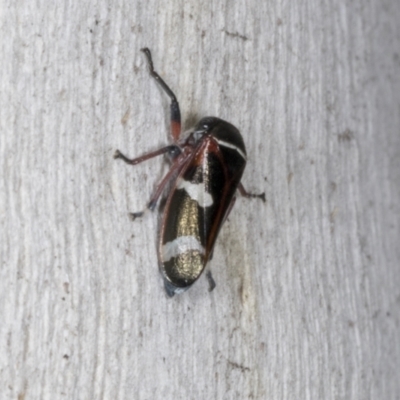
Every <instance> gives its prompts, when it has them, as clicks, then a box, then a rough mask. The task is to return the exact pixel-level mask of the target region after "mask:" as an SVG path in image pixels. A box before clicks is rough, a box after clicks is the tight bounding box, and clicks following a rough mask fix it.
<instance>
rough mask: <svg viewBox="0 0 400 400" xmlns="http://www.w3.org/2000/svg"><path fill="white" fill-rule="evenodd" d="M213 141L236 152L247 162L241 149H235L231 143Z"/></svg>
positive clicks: (218, 140)
mask: <svg viewBox="0 0 400 400" xmlns="http://www.w3.org/2000/svg"><path fill="white" fill-rule="evenodd" d="M215 140H216V141H217V143H218V144H220V145H221V146H225V147H229V148H230V149H233V150H236V151H237V152H238V153H239V154H240V155H241V156H242V157H243V158H244V159H245V160H247V157H246V154H244V153H243V151H242V150H241V149H239V147H237V146H235V145H233V144H231V143H228V142H225V141H224V140H220V139H215Z"/></svg>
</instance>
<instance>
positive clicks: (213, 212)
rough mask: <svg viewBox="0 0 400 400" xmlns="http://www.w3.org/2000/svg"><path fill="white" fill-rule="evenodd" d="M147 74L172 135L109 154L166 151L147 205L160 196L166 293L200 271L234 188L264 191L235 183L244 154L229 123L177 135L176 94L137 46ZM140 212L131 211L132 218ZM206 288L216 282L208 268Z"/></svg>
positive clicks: (211, 121) (208, 123)
mask: <svg viewBox="0 0 400 400" xmlns="http://www.w3.org/2000/svg"><path fill="white" fill-rule="evenodd" d="M142 51H143V52H144V54H145V56H146V58H147V63H148V66H149V71H150V75H151V76H152V77H153V78H154V79H155V80H156V81H157V82H158V84H159V85H160V86H161V88H162V89H163V90H164V92H165V93H166V94H167V95H168V96H169V98H170V99H171V103H170V113H171V121H170V123H171V134H172V140H173V143H172V144H170V145H169V146H166V147H163V148H161V149H159V150H156V151H153V152H151V153H148V154H145V155H143V156H141V157H138V158H133V159H129V158H127V157H126V156H124V155H123V154H122V153H121V152H120V151H119V150H116V152H115V154H114V158H119V159H121V160H123V161H125V162H126V163H127V164H130V165H136V164H139V163H141V162H143V161H146V160H149V159H151V158H153V157H156V156H159V155H162V154H164V155H166V156H167V157H168V158H169V160H170V162H171V167H170V169H169V171H168V173H167V174H166V176H165V177H164V178H163V179H162V181H161V182H160V183H159V185H158V186H157V188H156V190H155V192H154V194H153V196H152V197H151V198H150V201H149V202H148V204H147V209H149V210H152V211H153V210H154V209H155V207H156V204H157V202H158V200H159V199H160V197H161V196H162V197H163V199H164V206H163V211H162V217H161V223H160V232H159V243H158V258H159V265H160V271H161V274H162V276H163V278H164V286H165V290H166V292H167V294H168V295H169V296H171V297H172V296H173V295H174V294H178V293H182V292H184V291H185V290H187V289H188V288H189V287H190V286H191V285H192V284H193V283H194V282H195V281H196V280H197V279H198V278H199V277H200V275H201V274H202V272H203V271H204V269H205V267H206V265H207V262H208V261H209V260H210V259H211V258H212V254H213V249H214V245H215V241H216V239H217V236H218V233H219V231H220V229H221V226H222V224H223V223H224V221H225V220H226V218H227V217H228V215H229V213H230V211H231V210H232V207H233V205H234V203H235V200H236V193H237V191H239V192H240V194H241V195H243V196H245V197H258V198H260V199H262V200H263V201H264V202H265V194H264V193H262V194H251V193H248V192H247V191H246V190H245V189H244V187H243V185H242V184H241V183H240V180H241V178H242V174H243V171H244V168H245V166H246V161H247V155H246V148H245V145H244V142H243V138H242V135H241V134H240V132H239V130H238V129H237V128H235V127H234V126H233V125H231V124H230V123H229V122H226V121H223V120H222V119H219V118H216V117H205V118H202V119H201V120H200V121H199V122H198V123H197V125H196V126H195V127H194V128H193V129H191V130H190V131H189V132H188V133H187V134H186V135H185V136H184V137H181V115H180V109H179V103H178V101H177V99H176V96H175V94H174V93H173V92H172V90H171V89H170V88H169V86H168V85H167V84H166V83H165V82H164V81H163V79H162V78H161V77H160V76H159V75H158V73H157V72H156V71H155V70H154V66H153V60H152V57H151V53H150V50H149V49H148V48H144V49H142ZM143 213H144V211H141V212H137V213H132V214H131V216H132V218H133V219H135V218H137V217H141V216H142V215H143ZM207 278H208V280H209V285H210V290H212V289H214V287H215V282H214V280H213V278H212V275H211V272H210V271H208V272H207Z"/></svg>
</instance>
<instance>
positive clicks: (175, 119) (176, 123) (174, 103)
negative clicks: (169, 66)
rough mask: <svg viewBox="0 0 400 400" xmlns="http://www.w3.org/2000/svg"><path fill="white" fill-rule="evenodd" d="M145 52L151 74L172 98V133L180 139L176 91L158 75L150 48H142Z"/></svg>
mask: <svg viewBox="0 0 400 400" xmlns="http://www.w3.org/2000/svg"><path fill="white" fill-rule="evenodd" d="M141 50H142V51H143V53H144V54H145V55H146V58H147V63H148V64H149V70H150V75H151V76H152V77H153V78H154V79H155V80H156V81H157V82H158V83H159V84H160V86H161V87H162V89H163V90H164V92H165V93H167V95H168V96H169V98H170V99H171V105H170V110H171V133H172V137H173V139H174V141H175V142H176V141H178V139H179V135H180V134H181V112H180V109H179V103H178V100H177V99H176V96H175V94H174V92H173V91H172V90H171V89H170V88H169V86H168V85H167V84H166V83H165V82H164V81H163V79H162V78H161V77H160V75H158V73H157V72H156V71H155V70H154V66H153V60H152V58H151V52H150V50H149V49H148V48H147V47H145V48H144V49H141Z"/></svg>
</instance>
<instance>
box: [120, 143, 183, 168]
mask: <svg viewBox="0 0 400 400" xmlns="http://www.w3.org/2000/svg"><path fill="white" fill-rule="evenodd" d="M177 150H179V148H178V147H177V146H175V145H171V146H166V147H163V148H161V149H158V150H156V151H153V152H151V153H149V154H145V155H144V156H140V157H137V158H132V159H130V158H128V157H126V156H124V155H123V154H122V153H121V152H120V151H119V150H115V153H114V158H115V159H117V158H120V159H121V160H123V161H125V162H126V163H127V164H130V165H136V164H139V163H141V162H143V161H146V160H150V158H153V157H157V156H161V155H162V154H165V153H170V154H171V153H174V152H176V151H177Z"/></svg>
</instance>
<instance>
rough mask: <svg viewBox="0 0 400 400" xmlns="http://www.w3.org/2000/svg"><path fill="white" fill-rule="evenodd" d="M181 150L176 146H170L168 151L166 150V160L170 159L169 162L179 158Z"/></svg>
mask: <svg viewBox="0 0 400 400" xmlns="http://www.w3.org/2000/svg"><path fill="white" fill-rule="evenodd" d="M181 152H182V151H181V149H180V148H179V147H178V146H174V145H172V146H170V147H169V149H168V153H167V154H168V158H169V159H170V160H174V159H175V158H176V157H178V156H179V154H181Z"/></svg>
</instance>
